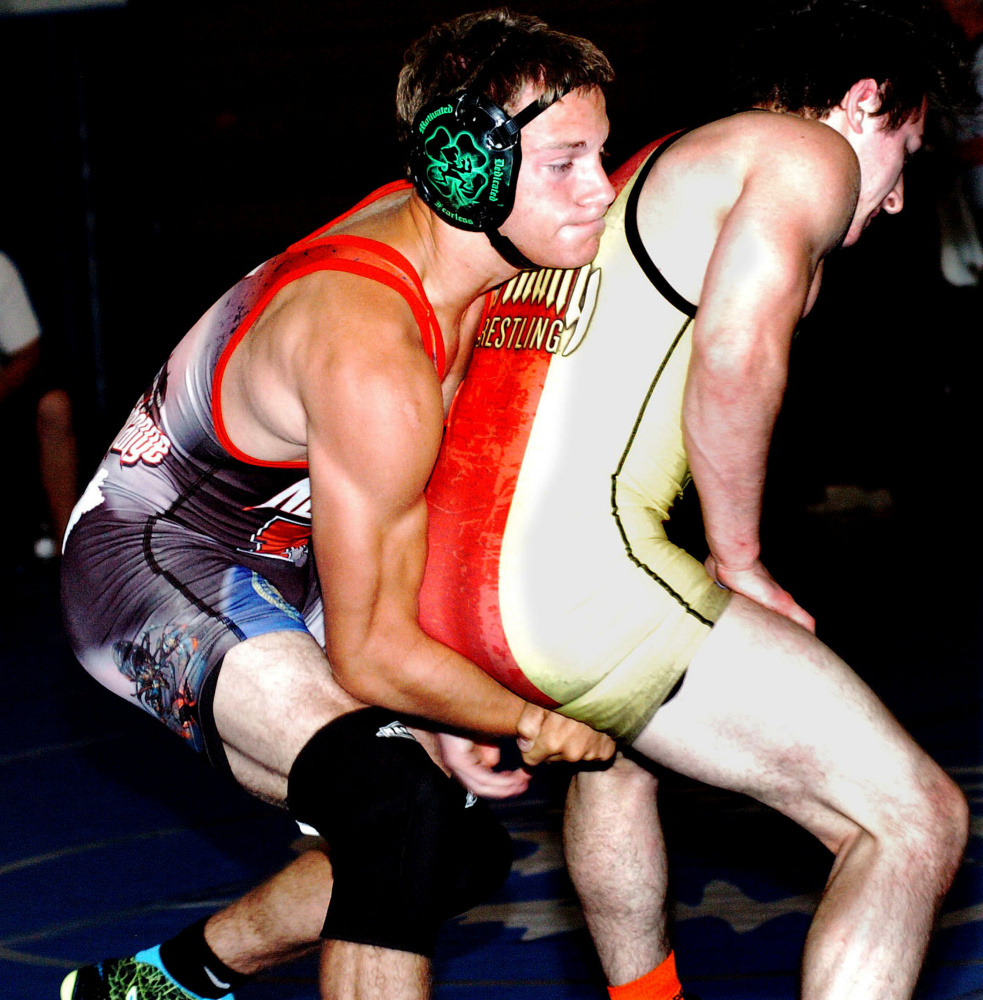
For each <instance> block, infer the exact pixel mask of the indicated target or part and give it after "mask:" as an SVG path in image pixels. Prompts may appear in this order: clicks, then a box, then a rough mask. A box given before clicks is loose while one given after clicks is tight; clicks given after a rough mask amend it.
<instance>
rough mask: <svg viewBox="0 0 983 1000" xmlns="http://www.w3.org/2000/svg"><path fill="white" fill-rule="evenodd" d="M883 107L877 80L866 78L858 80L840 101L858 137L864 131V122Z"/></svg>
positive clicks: (848, 121)
mask: <svg viewBox="0 0 983 1000" xmlns="http://www.w3.org/2000/svg"><path fill="white" fill-rule="evenodd" d="M880 106H881V88H880V86H879V84H878V83H877V81H876V80H874V79H872V78H871V77H866V78H865V79H863V80H858V81H857V82H856V83H855V84H854V85H853V86H852V87H851V88H850V89H849V90H848V91H847V92H846V93H845V94H844V95H843V100H842V101H840V108H842V110H843V113H844V115H845V116H846V122H847V125H848V127H849V128H850V131H851V132H856V133H857V134H858V135H859V134H860V133H861V132H862V131H863V127H864V122H865V121H866V120H867V119H868V118H869V117H870V116H872V115H873V114H874V113H875V112H876V111H878V110H879V109H880Z"/></svg>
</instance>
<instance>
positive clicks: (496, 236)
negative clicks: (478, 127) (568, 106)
mask: <svg viewBox="0 0 983 1000" xmlns="http://www.w3.org/2000/svg"><path fill="white" fill-rule="evenodd" d="M561 97H563V95H562V94H560V95H559V96H558V97H555V98H554V99H553V100H552V101H547V100H544V99H543V98H542V97H540V98H538V99H537V100H535V101H532V102H531V103H529V104H527V105H526V106H525V107H524V108H523V109H522V110H521V111H520V112H518V114H514V115H512V121H511V123H510V124H511V125H513V126H515V127H516V128H517V129H518V130H519V131H520V132H521V131H522V129H523V128H524V127H525V126H526V125H528V124H529V123H530V122H531V121H532V120H533V119H534V118H536V117H537V116H538V115H541V114H542V113H543V112H544V111H545V110H546V109H547V108H548V107H550V106H551V105H553V104H555V103H556V101H558V100H559V99H560V98H561ZM485 235H487V237H488V240H489V242H490V243H491V245H492V246H493V247H494V248H495V250H496V251H497V252H498V255H499V256H500V257H501V258H503V259H504V260H505V262H506V263H507V264H511V265H512V266H513V267H517V268H519V270H520V271H530V270H534V269H536V268H538V267H540V266H541V265H539V264H537V263H536V262H535V261H531V260H530V259H529V258H528V257H527V256H526V255H525V254H524V253H523V252H522V251H521V250H520V249H519V248H518V247H517V246H516V245H515V244H514V243H513V242H512V241H511V240H510V239H509V238H508V237H507V236H503V235H502V234H501V233H500V232H499V231H498V230H497V229H488V230H486V231H485Z"/></svg>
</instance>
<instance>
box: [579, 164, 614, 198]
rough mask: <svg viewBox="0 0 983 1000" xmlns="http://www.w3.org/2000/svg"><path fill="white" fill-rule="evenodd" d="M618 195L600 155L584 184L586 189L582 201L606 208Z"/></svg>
mask: <svg viewBox="0 0 983 1000" xmlns="http://www.w3.org/2000/svg"><path fill="white" fill-rule="evenodd" d="M616 197H617V192H616V191H615V190H614V188H613V187H612V186H611V181H610V180H608V175H607V171H606V170H605V169H604V164H603V163H602V161H601V158H600V157H598V158H597V159H596V160H595V161H594V163H593V165H592V167H591V170H590V174H589V176H588V178H587V180H586V182H585V184H584V191H583V194H582V196H581V201H582V202H583V203H584V204H587V205H598V206H600V207H603V208H604V209H605V210H606V209H607V208H608V206H609V205H610V204H611V202H613V201H614V199H615V198H616Z"/></svg>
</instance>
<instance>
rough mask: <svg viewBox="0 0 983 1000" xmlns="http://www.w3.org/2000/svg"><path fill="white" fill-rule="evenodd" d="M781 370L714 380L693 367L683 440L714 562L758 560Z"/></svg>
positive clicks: (732, 564) (738, 564) (741, 565)
mask: <svg viewBox="0 0 983 1000" xmlns="http://www.w3.org/2000/svg"><path fill="white" fill-rule="evenodd" d="M784 386H785V379H784V371H783V370H782V371H780V372H777V373H770V374H766V373H762V372H761V371H758V372H756V373H755V377H754V378H753V379H747V378H738V377H734V378H720V377H719V376H716V377H715V376H714V375H712V374H709V373H707V372H705V371H703V370H701V368H700V367H699V365H696V366H695V367H694V368H693V369H691V373H690V378H689V381H688V383H687V389H686V396H685V399H684V404H683V438H684V442H685V446H686V454H687V459H688V462H689V466H690V471H691V473H692V476H693V481H694V484H695V485H696V489H697V492H698V494H699V497H700V504H701V508H702V511H703V521H704V527H705V530H706V536H707V543H708V545H709V547H710V552H711V554H712V555H713V557H714V559H715V560H716V562H717V563H718V564H720V565H722V566H726V567H728V568H730V569H735V570H739V569H745V568H747V567H748V566H750V565H752V564H753V563H754V562H755V561H756V560H757V559H758V556H759V555H760V548H761V545H760V524H761V506H762V497H763V493H764V483H765V472H766V467H767V462H768V450H769V446H770V443H771V435H772V431H773V429H774V425H775V419H776V417H777V415H778V410H779V407H780V405H781V399H782V393H783V391H784Z"/></svg>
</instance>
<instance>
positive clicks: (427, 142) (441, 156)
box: [409, 90, 552, 233]
mask: <svg viewBox="0 0 983 1000" xmlns="http://www.w3.org/2000/svg"><path fill="white" fill-rule="evenodd" d="M549 103H552V102H549ZM549 103H546V102H542V101H533V103H532V104H530V105H529V106H528V107H526V108H523V110H522V111H520V112H519V113H518V114H517V115H515V116H514V117H513V116H511V115H509V114H508V113H507V112H505V111H503V110H502V109H501V108H500V107H499V106H498V105H497V104H495V103H494V102H493V101H491V100H489V99H488V98H487V97H485V95H484V94H481V93H478V92H475V91H469V90H462V91H459V92H458V93H456V94H454V95H452V96H450V97H439V98H437V99H436V100H434V101H432V102H431V103H430V104H428V105H426V106H425V107H424V108H423V109H422V110H421V111H420V113H419V114H418V115H417V117H416V121H415V122H414V123H413V133H412V135H413V140H412V146H411V148H410V153H409V167H410V174H411V176H412V179H413V183H414V184H415V185H416V188H417V191H419V193H420V196H421V197H422V198H423V200H424V201H425V202H426V203H427V205H429V206H430V207H431V208H432V209H433V210H434V211H435V212H436V213H437V214H438V215H439V216H440V217H441V218H442V219H444V220H445V221H446V222H449V223H450V224H451V225H452V226H456V227H457V228H458V229H466V230H468V231H469V232H485V233H487V232H494V231H496V230H497V229H498V228H499V226H501V225H502V223H504V222H505V220H506V219H507V218H508V217H509V213H510V212H511V211H512V206H513V204H514V202H515V185H516V181H517V180H518V177H519V165H520V163H521V162H522V146H521V143H520V141H519V133H520V130H521V129H522V127H523V126H524V125H527V124H528V123H529V122H531V121H532V120H533V118H535V117H536V116H537V115H538V114H540V113H542V112H543V111H545V110H546V108H548V107H549Z"/></svg>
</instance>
